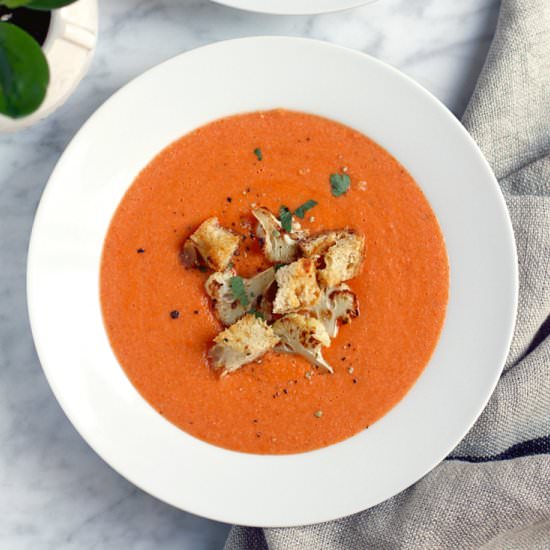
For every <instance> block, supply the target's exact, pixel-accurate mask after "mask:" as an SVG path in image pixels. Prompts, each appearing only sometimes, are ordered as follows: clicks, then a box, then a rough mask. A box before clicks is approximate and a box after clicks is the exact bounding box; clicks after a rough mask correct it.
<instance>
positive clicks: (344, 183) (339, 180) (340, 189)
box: [330, 174, 351, 197]
mask: <svg viewBox="0 0 550 550" xmlns="http://www.w3.org/2000/svg"><path fill="white" fill-rule="evenodd" d="M350 185H351V180H350V178H349V176H348V175H347V174H331V175H330V187H331V190H332V194H333V196H335V197H339V196H340V195H343V194H344V193H345V192H346V191H347V190H348V189H349V186H350Z"/></svg>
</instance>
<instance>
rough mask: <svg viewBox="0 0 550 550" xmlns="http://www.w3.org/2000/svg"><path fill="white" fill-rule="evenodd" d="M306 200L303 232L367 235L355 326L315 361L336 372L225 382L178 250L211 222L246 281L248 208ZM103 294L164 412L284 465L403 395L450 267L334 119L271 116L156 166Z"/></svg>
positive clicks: (108, 259) (389, 161)
mask: <svg viewBox="0 0 550 550" xmlns="http://www.w3.org/2000/svg"><path fill="white" fill-rule="evenodd" d="M257 148H259V149H260V150H261V152H262V160H259V159H258V158H257V156H256V155H255V153H254V150H255V149H257ZM341 171H347V173H348V174H349V176H350V178H351V182H352V183H351V187H350V190H349V191H348V192H347V193H346V194H345V195H342V196H340V197H338V198H335V197H334V196H332V194H331V187H330V183H329V177H330V174H332V173H337V172H341ZM309 199H313V200H315V201H317V202H318V203H319V204H318V205H317V206H315V208H313V209H312V210H310V211H308V212H307V214H306V217H305V220H304V222H303V224H302V225H303V226H304V228H307V229H309V230H310V231H311V232H318V231H322V230H326V229H341V228H351V229H354V230H355V231H357V232H359V233H361V234H363V235H365V237H366V255H365V260H364V263H363V269H362V273H361V274H360V275H359V276H358V277H356V278H355V279H353V280H351V281H349V282H348V284H349V285H350V287H351V288H352V290H353V291H354V292H355V293H356V294H357V297H358V301H359V306H360V315H359V317H358V318H356V319H354V320H353V321H352V322H351V323H350V324H348V325H345V326H342V327H341V328H340V332H339V334H338V336H337V337H336V338H335V339H334V340H333V342H332V345H331V347H330V348H324V351H323V354H324V356H325V358H326V359H327V360H328V362H329V363H331V364H332V366H333V367H334V374H325V373H322V372H320V371H317V370H316V369H314V368H312V367H311V366H310V365H309V364H308V363H307V362H306V361H305V360H304V359H302V358H301V357H298V356H295V355H279V354H276V353H268V354H267V355H265V356H264V357H263V358H262V359H261V360H260V361H259V362H257V363H252V364H249V365H246V366H244V367H243V368H241V369H240V370H238V371H236V372H235V373H233V374H230V375H228V376H225V377H223V378H220V376H219V375H218V374H217V373H216V372H214V371H213V370H212V369H211V368H210V367H209V364H208V361H207V350H208V348H209V347H210V345H211V343H212V339H213V337H214V336H215V335H216V334H217V333H218V332H219V331H220V330H221V328H222V327H221V326H220V324H219V322H218V321H217V320H216V318H215V316H214V314H213V311H212V309H211V306H210V303H209V299H208V297H207V295H206V293H205V291H204V282H205V280H206V278H207V276H208V274H207V273H203V272H201V271H199V270H197V269H187V268H185V267H184V266H183V265H182V263H181V262H180V259H179V252H180V248H181V245H182V243H183V242H184V241H185V239H186V238H187V237H188V236H189V235H190V234H191V233H192V232H193V231H194V230H195V229H196V228H197V227H198V225H199V224H200V223H201V222H203V221H204V220H205V219H206V218H208V217H210V216H218V218H219V220H220V223H221V224H222V225H223V226H225V227H229V228H232V229H233V230H234V231H236V232H238V233H240V234H241V235H243V241H242V246H241V249H240V254H239V255H238V256H236V257H235V262H234V263H235V267H236V269H237V271H238V272H239V274H240V275H242V276H245V277H246V276H250V275H252V274H254V273H256V270H257V269H258V268H260V267H262V266H264V265H267V264H265V260H264V259H263V256H262V254H261V251H260V249H259V246H258V244H257V240H256V239H252V238H251V237H250V234H251V232H252V231H253V230H254V228H255V224H254V222H253V218H252V217H251V214H250V210H251V207H252V206H253V205H258V206H260V205H261V206H266V207H268V208H270V209H271V210H272V211H273V212H275V213H277V212H278V210H279V206H280V205H282V204H284V205H287V206H288V207H289V208H291V209H295V208H296V207H298V206H299V205H301V204H303V203H304V202H306V201H307V200H309ZM100 283H101V303H102V309H103V315H104V321H105V326H106V329H107V332H108V335H109V338H110V341H111V345H112V348H113V350H114V352H115V354H116V356H117V358H118V361H119V363H120V364H121V366H122V368H123V369H124V371H125V372H126V374H127V375H128V377H129V378H130V380H131V381H132V383H133V384H134V385H135V387H136V388H137V390H138V391H139V392H140V393H141V395H142V396H143V397H144V398H145V399H146V400H147V401H148V402H149V403H150V404H151V405H152V406H153V407H154V408H155V409H156V410H157V411H158V412H159V414H161V415H163V416H164V417H165V418H166V419H168V420H169V421H170V422H173V423H174V424H175V425H176V426H179V427H180V428H181V429H183V430H185V431H186V432H188V433H190V434H192V435H193V436H195V437H198V438H200V439H202V440H205V441H208V442H209V443H212V444H214V445H219V446H221V447H226V448H229V449H234V450H237V451H243V452H250V453H274V454H284V453H297V452H301V451H308V450H312V449H316V448H319V447H324V446H326V445H330V444H333V443H336V442H338V441H342V440H343V439H346V438H348V437H350V436H352V435H354V434H356V433H358V432H360V431H361V430H364V429H366V428H368V427H369V426H370V425H371V424H372V423H373V422H375V421H376V420H377V419H379V418H380V417H381V416H383V415H384V414H385V413H387V412H388V411H389V410H390V409H391V408H392V407H393V406H394V405H395V404H396V403H397V402H398V401H400V400H401V399H402V398H403V396H404V395H405V394H406V393H407V391H408V390H409V389H410V388H411V386H412V385H413V384H414V382H415V381H416V379H417V378H418V377H419V375H420V374H421V372H422V370H423V369H424V367H425V366H426V364H427V362H428V360H429V359H430V356H431V355H432V352H433V350H434V348H435V345H436V343H437V340H438V338H439V334H440V332H441V328H442V325H443V321H444V317H445V309H446V305H447V297H448V288H449V268H448V261H447V255H446V250H445V244H444V240H443V236H442V234H441V230H440V228H439V225H438V222H437V219H436V217H435V215H434V213H433V211H432V210H431V208H430V205H429V204H428V201H427V200H426V198H425V196H424V195H423V193H422V191H421V190H420V188H419V187H418V185H417V184H416V183H415V182H414V180H413V178H412V177H411V176H410V174H408V173H407V171H406V170H405V169H404V168H403V166H401V165H400V164H399V162H397V160H395V159H394V158H393V157H392V156H391V155H390V154H389V153H388V152H387V151H385V150H384V149H382V148H381V147H380V146H379V145H377V144H376V143H374V142H373V141H371V140H370V139H369V138H367V137H365V136H364V135H362V134H360V133H359V132H357V131H355V130H352V129H351V128H348V127H346V126H343V125H341V124H339V123H336V122H333V121H331V120H327V119H325V118H321V117H318V116H313V115H309V114H305V113H297V112H290V111H285V110H274V111H267V112H258V113H251V114H243V115H238V116H233V117H228V118H224V119H221V120H217V121H215V122H213V123H211V124H208V125H206V126H204V127H202V128H199V129H197V130H195V131H194V132H192V133H190V134H188V135H186V136H184V137H182V138H181V139H179V140H178V141H176V142H175V143H173V144H172V145H170V146H169V147H167V148H166V149H165V150H164V151H162V152H161V153H160V154H159V155H158V156H157V157H156V158H155V159H153V160H152V161H151V163H150V164H149V165H148V166H147V167H146V168H145V169H144V170H143V171H142V172H141V173H140V174H139V176H138V177H137V179H136V180H135V182H134V183H133V185H132V186H131V187H130V189H129V190H128V192H127V193H126V195H125V197H124V198H123V200H122V202H121V204H120V206H119V207H118V210H117V211H116V213H115V215H114V218H113V220H112V223H111V226H110V229H109V232H108V234H107V237H106V240H105V245H104V251H103V261H102V267H101V281H100ZM172 312H178V313H179V316H177V318H173V317H175V316H176V314H172ZM308 371H313V376H311V377H306V376H305V375H306V372H308ZM317 411H322V415H319V414H317V415H316V414H315V413H316V412H317Z"/></svg>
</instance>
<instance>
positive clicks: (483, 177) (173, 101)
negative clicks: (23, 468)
mask: <svg viewBox="0 0 550 550" xmlns="http://www.w3.org/2000/svg"><path fill="white" fill-rule="evenodd" d="M273 107H285V108H288V109H295V110H301V111H308V112H312V113H316V114H318V115H322V116H325V117H329V118H331V119H334V120H337V121H340V122H342V123H344V124H347V125H349V126H352V127H354V128H356V129H358V130H360V131H362V132H364V133H365V134H366V135H368V136H371V137H372V138H374V139H375V140H376V141H377V142H378V143H380V144H381V145H382V146H383V147H385V148H386V149H387V150H388V151H389V152H390V153H392V154H393V155H394V156H395V157H397V159H399V160H400V161H401V162H402V163H403V164H404V165H405V167H406V168H407V169H408V170H409V171H410V172H411V174H412V175H413V177H414V178H415V179H416V181H417V182H418V184H419V185H420V186H421V187H422V189H423V190H424V192H425V194H426V196H427V198H428V200H429V201H430V203H431V205H432V207H433V209H434V211H435V213H436V214H437V216H438V218H439V221H440V223H441V227H442V230H443V233H444V235H445V239H446V243H447V248H448V254H449V261H450V268H451V283H450V302H449V306H448V312H447V317H446V321H445V326H444V328H443V332H442V335H441V339H440V341H439V343H438V346H437V348H436V350H435V353H434V355H433V358H432V360H431V361H430V363H429V364H428V366H427V368H426V370H425V371H424V373H423V374H422V376H421V377H420V379H419V380H418V382H417V383H416V384H415V385H414V387H413V388H412V390H411V391H410V392H409V393H408V394H407V396H406V397H405V398H404V399H403V400H402V401H401V402H400V403H399V404H398V405H397V406H396V407H395V408H394V409H392V410H391V411H390V413H389V414H387V415H386V416H385V417H383V418H382V419H381V420H379V421H378V422H376V423H375V424H374V425H372V426H371V427H370V429H368V430H366V431H364V432H362V433H359V434H357V435H356V436H354V437H352V438H350V439H348V440H346V441H344V442H342V443H338V444H336V445H332V446H330V447H327V448H324V449H320V450H317V451H314V452H308V453H302V454H296V455H287V456H262V455H252V454H243V453H238V452H232V451H228V450H224V449H221V448H218V447H215V446H213V445H210V444H208V443H205V442H203V441H199V440H198V439H195V438H194V437H192V436H190V435H188V434H187V433H185V432H183V431H181V430H179V429H178V428H176V427H175V426H174V425H172V424H171V423H169V422H168V421H166V420H165V419H164V418H163V417H162V416H160V415H159V414H157V413H156V412H155V411H154V410H153V409H152V408H151V407H150V406H149V405H148V404H147V403H146V402H145V401H144V399H143V398H142V397H141V396H140V395H139V394H138V392H137V391H136V390H135V389H134V387H133V386H132V384H131V383H130V381H129V380H128V378H127V377H126V375H125V374H124V372H123V371H122V369H121V368H120V366H119V365H118V363H117V361H116V359H115V356H114V355H113V352H112V351H111V348H110V346H109V341H108V339H107V335H106V333H105V329H104V326H103V322H102V317H101V310H100V303H99V293H98V280H99V264H100V258H101V252H102V245H103V240H104V237H105V234H106V231H107V228H108V225H109V222H110V220H111V217H112V215H113V213H114V211H115V209H116V207H117V205H118V203H119V201H120V200H121V198H122V196H123V195H124V193H125V191H126V189H127V188H128V186H129V185H130V184H131V183H132V181H133V179H134V177H135V176H136V175H137V174H138V172H139V171H140V170H141V169H142V168H143V167H144V166H145V165H146V164H147V163H148V162H149V161H150V160H151V159H152V158H153V157H154V156H155V155H156V154H157V153H158V152H159V151H160V150H161V149H163V148H164V147H165V146H166V145H168V144H169V143H171V142H172V141H173V140H175V139H176V138H178V137H179V136H181V135H182V134H185V133H187V132H189V131H190V130H192V129H194V128H196V127H198V126H200V125H203V124H205V123H206V122H209V121H212V120H214V119H217V118H219V117H222V116H225V115H229V114H233V113H240V112H243V111H253V110H258V109H270V108H273ZM516 300H517V267H516V253H515V246H514V238H513V233H512V227H511V224H510V220H509V217H508V212H507V210H506V206H505V203H504V200H503V198H502V195H501V193H500V190H499V187H498V185H497V182H496V180H495V178H494V176H493V174H492V172H491V170H490V168H489V166H488V164H487V162H486V161H485V159H484V158H483V156H482V154H481V152H480V151H479V149H478V148H477V146H476V145H475V143H474V142H473V140H472V139H471V138H470V136H469V135H468V134H467V132H466V131H465V130H464V128H463V127H462V126H461V125H460V123H459V122H458V121H457V120H456V119H455V118H454V116H453V115H452V114H451V113H450V112H449V111H448V110H447V109H446V108H445V107H444V106H443V105H442V104H441V103H439V102H438V101H437V100H436V99H435V98H434V97H432V96H431V95H430V94H429V93H428V92H426V91H425V90H424V89H422V88H421V87H420V86H419V85H417V84H415V83H414V82H413V81H412V80H410V79H409V78H407V77H405V76H403V75H402V74H401V73H399V72H398V71H396V70H394V69H392V68H391V67H389V66H387V65H385V64H383V63H381V62H380V61H377V60H375V59H373V58H371V57H368V56H366V55H363V54H361V53H357V52H355V51H351V50H347V49H344V48H340V47H337V46H333V45H329V44H327V43H323V42H317V41H312V40H303V39H296V38H280V37H269V38H268V37H262V38H246V39H241V40H234V41H230V42H222V43H218V44H214V45H211V46H207V47H204V48H200V49H198V50H194V51H192V52H188V53H186V54H183V55H180V56H178V57H176V58H174V59H172V60H170V61H167V62H166V63H163V64H162V65H159V66H158V67H155V68H154V69H152V70H150V71H148V72H147V73H145V74H144V75H142V76H140V77H139V78H137V79H136V80H135V81H133V82H132V83H130V84H129V85H127V86H125V87H124V88H123V89H122V90H120V91H119V92H118V93H117V94H115V95H114V96H113V97H112V98H111V99H109V100H108V101H107V102H106V103H105V104H104V105H103V106H102V107H101V108H100V109H98V111H97V112H96V113H95V114H94V115H93V116H92V117H91V118H90V120H89V121H88V122H87V123H86V124H85V125H84V127H83V128H82V129H81V130H80V132H79V133H78V134H77V136H76V137H75V138H74V140H73V141H72V143H71V144H70V145H69V147H68V148H67V150H66V151H65V153H64V155H63V157H62V158H61V160H60V161H59V164H58V165H57V167H56V169H55V171H54V173H53V175H52V176H51V179H50V181H49V183H48V186H47V188H46V191H45V193H44V196H43V198H42V201H41V204H40V207H39V209H38V212H37V215H36V220H35V225H34V228H33V232H32V240H31V245H30V251H29V260H28V303H29V312H30V318H31V324H32V330H33V335H34V338H35V343H36V348H37V350H38V354H39V356H40V359H41V361H42V365H43V367H44V371H45V372H46V375H47V377H48V380H49V382H50V384H51V387H52V389H53V391H54V393H55V395H56V397H57V399H58V400H59V402H60V404H61V406H62V407H63V409H64V411H65V412H66V414H67V416H68V417H69V418H70V419H71V421H72V422H73V424H74V425H75V427H76V429H77V430H78V431H79V432H80V433H81V434H82V436H83V437H84V438H85V439H86V440H87V441H88V443H89V444H90V445H91V446H92V447H93V448H94V449H95V450H96V452H97V453H98V454H99V455H100V456H102V457H103V458H104V459H105V460H106V461H107V462H108V463H109V464H110V465H111V466H112V467H113V468H115V469H116V470H117V471H118V472H120V473H121V474H122V475H124V476H125V477H126V478H128V479H129V480H130V481H132V482H133V483H135V484H136V485H138V486H139V487H141V488H142V489H144V490H145V491H147V492H149V493H151V494H152V495H155V496H156V497H158V498H160V499H162V500H164V501H166V502H169V503H170V504H173V505H174V506H177V507H179V508H182V509H184V510H187V511H190V512H193V513H196V514H200V515H202V516H206V517H209V518H213V519H217V520H221V521H226V522H233V523H238V524H246V525H261V526H290V525H303V524H309V523H315V522H320V521H326V520H330V519H334V518H338V517H341V516H345V515H347V514H351V513H354V512H358V511H359V510H363V509H365V508H368V507H369V506H373V505H375V504H377V503H379V502H381V501H383V500H385V499H387V498H389V497H391V496H392V495H395V494H396V493H398V492H400V491H402V490H403V489H405V488H406V487H408V486H409V485H411V484H412V483H414V482H415V481H417V480H418V479H419V478H421V477H422V476H423V475H424V474H426V473H427V472H428V471H429V470H430V469H432V468H433V467H434V466H435V465H436V464H437V463H438V462H440V461H441V460H442V459H443V458H444V457H445V456H446V455H447V454H448V453H449V452H450V451H451V450H452V449H453V447H454V446H455V445H456V444H457V443H458V442H459V441H460V439H461V438H462V437H463V436H464V435H465V433H466V432H467V431H468V429H469V428H470V427H471V426H472V424H473V422H474V421H475V420H476V418H477V417H478V415H479V414H480V412H481V410H482V409H483V407H484V406H485V404H486V402H487V400H488V398H489V396H490V394H491V392H492V391H493V389H494V387H495V384H496V382H497V380H498V378H499V375H500V372H501V368H502V365H503V362H504V360H505V357H506V354H507V351H508V346H509V343H510V339H511V335H512V329H513V325H514V318H515V311H516ZM59 452H60V453H62V452H63V451H62V449H60V450H59Z"/></svg>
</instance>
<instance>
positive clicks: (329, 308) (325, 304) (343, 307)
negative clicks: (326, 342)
mask: <svg viewBox="0 0 550 550" xmlns="http://www.w3.org/2000/svg"><path fill="white" fill-rule="evenodd" d="M308 312H309V314H310V315H312V316H313V317H315V318H316V319H319V321H321V323H323V325H324V327H325V329H326V331H327V333H328V335H329V336H330V337H331V338H334V337H335V336H336V335H337V334H338V324H339V323H341V324H347V323H349V322H350V321H351V320H352V319H354V318H355V317H357V316H358V315H359V304H358V302H357V296H355V294H354V293H353V292H352V291H351V289H350V288H349V286H348V285H346V284H341V285H339V286H337V287H330V288H325V289H323V291H322V292H321V297H320V298H319V301H318V302H317V303H316V304H315V305H314V306H313V307H311V308H310V309H309V311H308Z"/></svg>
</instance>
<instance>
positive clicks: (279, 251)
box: [252, 207, 307, 264]
mask: <svg viewBox="0 0 550 550" xmlns="http://www.w3.org/2000/svg"><path fill="white" fill-rule="evenodd" d="M252 214H253V215H254V217H255V218H256V219H257V220H258V222H259V223H258V228H257V230H256V234H257V235H258V237H260V238H261V239H262V240H263V242H264V245H263V252H264V254H265V257H266V258H267V259H268V260H269V261H270V262H273V263H282V264H288V263H290V262H292V261H294V260H295V259H296V258H297V256H298V252H299V249H298V241H299V240H300V239H303V238H305V237H306V235H307V231H305V230H302V229H301V226H300V224H299V223H298V222H297V221H296V220H295V219H293V220H292V231H291V232H290V233H287V232H286V231H285V230H284V229H283V227H282V225H281V222H280V221H279V220H278V219H277V218H276V217H275V216H274V215H273V214H272V213H271V211H270V210H268V209H267V208H264V207H260V208H254V210H252Z"/></svg>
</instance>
